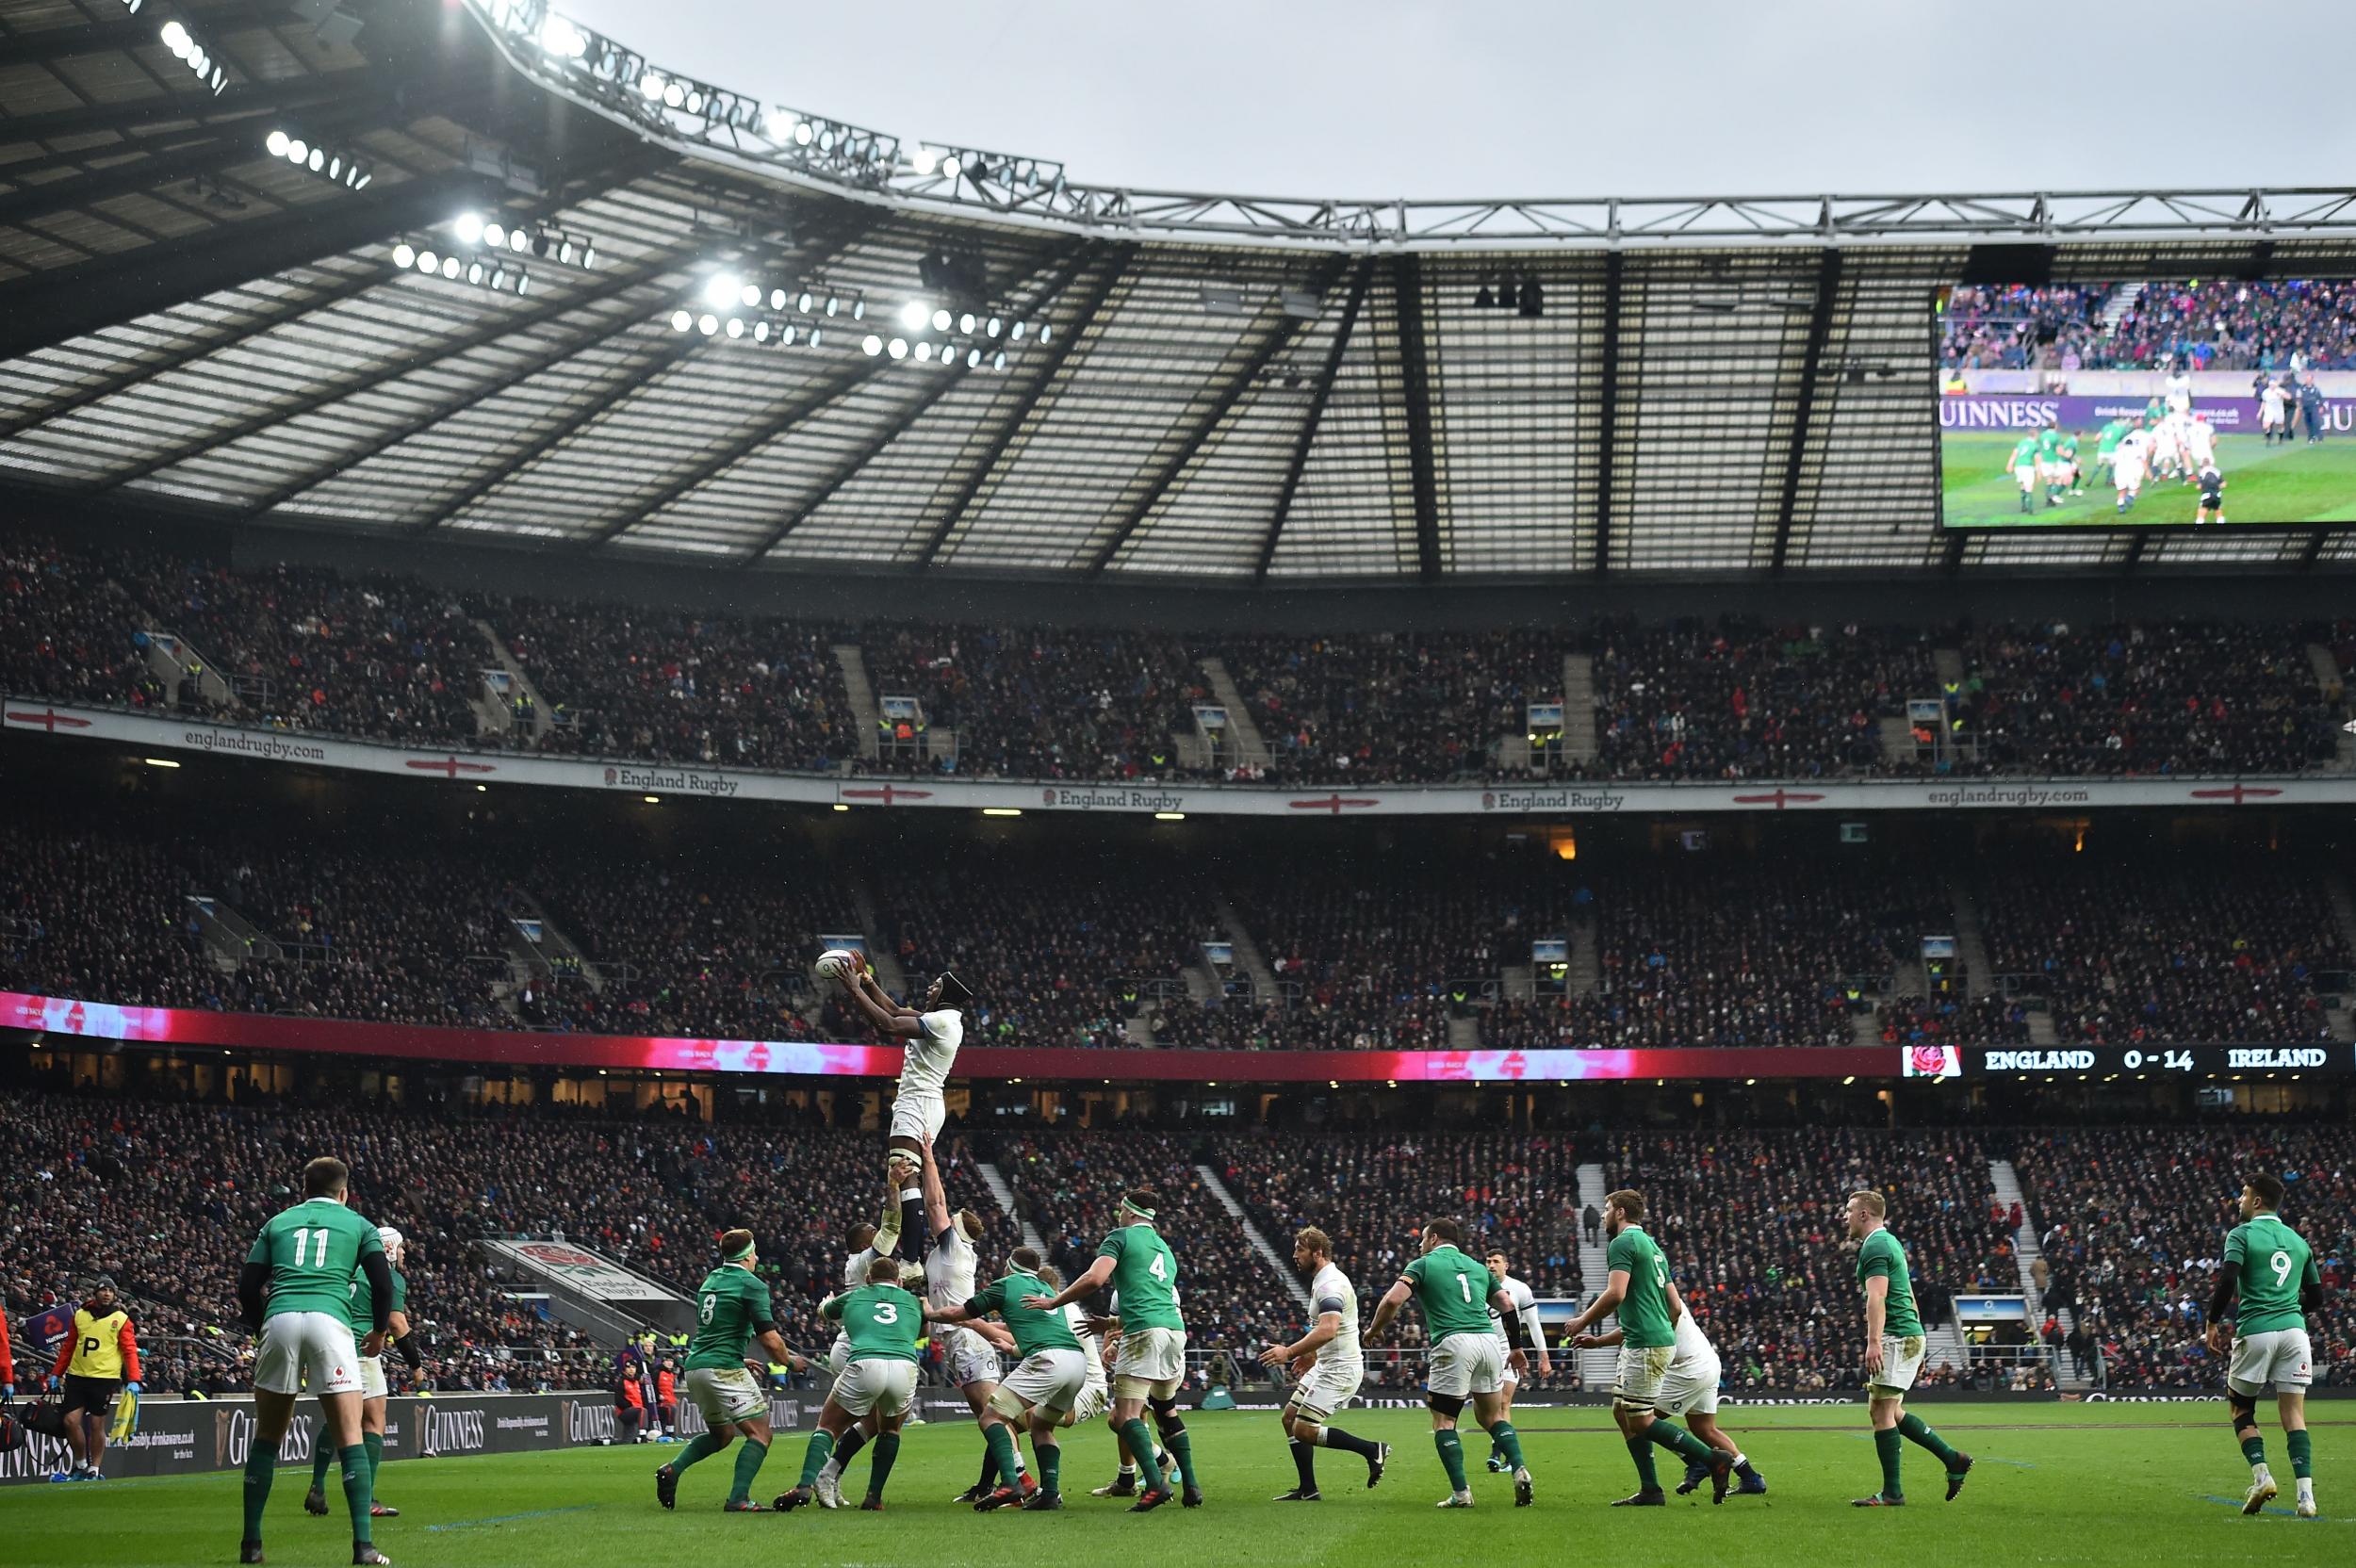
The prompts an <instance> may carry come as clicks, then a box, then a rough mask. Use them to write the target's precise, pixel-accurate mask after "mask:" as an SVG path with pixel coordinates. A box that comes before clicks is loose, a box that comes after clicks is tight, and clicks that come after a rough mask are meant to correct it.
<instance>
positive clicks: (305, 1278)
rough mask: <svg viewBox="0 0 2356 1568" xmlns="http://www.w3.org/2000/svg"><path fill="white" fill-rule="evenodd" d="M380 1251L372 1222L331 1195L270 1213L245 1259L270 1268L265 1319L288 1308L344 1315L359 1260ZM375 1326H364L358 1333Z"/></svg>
mask: <svg viewBox="0 0 2356 1568" xmlns="http://www.w3.org/2000/svg"><path fill="white" fill-rule="evenodd" d="M383 1256H384V1242H383V1241H382V1240H380V1239H378V1237H377V1233H376V1227H375V1226H373V1225H371V1224H369V1223H368V1221H367V1220H365V1219H363V1218H361V1217H359V1216H358V1215H356V1214H354V1213H352V1210H351V1208H350V1207H349V1206H347V1205H345V1204H342V1203H339V1202H337V1201H335V1200H334V1199H333V1198H313V1199H310V1200H308V1201H304V1202H301V1203H297V1204H296V1205H295V1206H294V1207H293V1208H291V1209H286V1210H285V1211H283V1212H281V1213H279V1214H277V1215H273V1216H272V1217H270V1223H269V1224H267V1225H265V1226H263V1227H262V1233H261V1234H260V1235H258V1236H256V1237H254V1250H252V1251H250V1252H248V1253H247V1254H246V1255H245V1261H246V1262H248V1263H258V1264H266V1265H268V1266H269V1267H270V1287H269V1288H270V1306H269V1308H268V1310H266V1311H265V1312H264V1313H263V1316H264V1317H276V1316H277V1315H279V1314H281V1313H288V1312H323V1313H331V1314H333V1315H335V1316H337V1317H343V1316H344V1315H346V1314H347V1313H348V1312H350V1311H351V1309H352V1276H353V1275H354V1274H356V1273H358V1272H359V1270H360V1260H361V1259H362V1258H366V1257H379V1258H381V1257H383ZM373 1328H374V1324H373V1323H369V1324H365V1325H363V1326H362V1328H361V1330H360V1331H361V1332H362V1333H364V1334H365V1333H368V1332H369V1331H371V1330H372V1329H373Z"/></svg>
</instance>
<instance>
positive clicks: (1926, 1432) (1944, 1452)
mask: <svg viewBox="0 0 2356 1568" xmlns="http://www.w3.org/2000/svg"><path fill="white" fill-rule="evenodd" d="M1898 1431H1899V1434H1900V1435H1901V1436H1903V1437H1905V1438H1906V1441H1907V1442H1909V1443H1917V1444H1920V1445H1922V1446H1923V1447H1925V1448H1928V1449H1929V1450H1930V1451H1931V1452H1932V1453H1934V1454H1937V1455H1938V1456H1939V1463H1941V1464H1943V1465H1945V1466H1946V1467H1947V1468H1948V1469H1949V1470H1953V1469H1954V1468H1955V1450H1954V1449H1953V1448H1951V1447H1949V1446H1947V1440H1946V1439H1945V1438H1943V1437H1941V1436H1939V1434H1938V1433H1937V1432H1935V1431H1933V1430H1931V1429H1930V1426H1929V1424H1928V1423H1926V1422H1925V1421H1923V1419H1922V1417H1921V1416H1919V1415H1917V1414H1915V1413H1913V1412H1912V1411H1908V1412H1906V1414H1904V1415H1902V1416H1900V1417H1899V1418H1898Z"/></svg>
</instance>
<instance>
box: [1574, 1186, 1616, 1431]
mask: <svg viewBox="0 0 2356 1568" xmlns="http://www.w3.org/2000/svg"><path fill="white" fill-rule="evenodd" d="M1611 1191H1612V1189H1611V1188H1610V1187H1609V1186H1608V1185H1606V1184H1605V1183H1604V1179H1603V1167H1602V1166H1600V1165H1582V1166H1580V1167H1579V1200H1578V1201H1579V1213H1580V1214H1582V1215H1583V1214H1585V1213H1586V1212H1587V1210H1588V1208H1589V1207H1590V1206H1591V1205H1592V1206H1593V1207H1594V1208H1595V1212H1596V1213H1597V1214H1601V1213H1602V1212H1603V1201H1604V1199H1605V1198H1607V1197H1609V1196H1610V1195H1611ZM1572 1234H1574V1235H1576V1236H1578V1237H1579V1305H1581V1306H1585V1305H1586V1304H1587V1303H1588V1302H1590V1301H1592V1300H1594V1299H1595V1298H1596V1297H1598V1296H1600V1295H1602V1294H1603V1288H1604V1286H1606V1285H1608V1284H1610V1283H1611V1282H1612V1270H1611V1269H1610V1268H1608V1267H1606V1266H1605V1265H1604V1244H1603V1243H1602V1242H1601V1241H1600V1240H1598V1241H1592V1242H1591V1241H1589V1240H1588V1239H1587V1228H1586V1226H1585V1224H1584V1223H1583V1222H1579V1223H1575V1224H1574V1225H1573V1227H1572ZM1598 1234H1600V1233H1598ZM1619 1370H1620V1353H1619V1352H1618V1351H1617V1350H1582V1351H1580V1352H1579V1385H1580V1386H1581V1387H1583V1388H1610V1387H1611V1386H1612V1379H1613V1378H1615V1377H1616V1376H1618V1374H1619Z"/></svg>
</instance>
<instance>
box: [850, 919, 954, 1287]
mask: <svg viewBox="0 0 2356 1568" xmlns="http://www.w3.org/2000/svg"><path fill="white" fill-rule="evenodd" d="M851 957H852V962H851V969H850V972H849V973H847V974H844V975H842V976H840V978H841V980H842V984H843V994H844V995H846V996H848V997H849V998H850V999H851V1005H853V1006H854V1007H856V1008H858V1009H859V1012H860V1014H861V1015H863V1016H864V1017H865V1018H866V1020H867V1021H868V1024H869V1026H870V1027H872V1028H873V1029H874V1030H875V1033H876V1034H878V1035H881V1036H884V1037H887V1038H890V1039H896V1040H898V1041H900V1042H901V1049H902V1051H903V1053H904V1054H903V1055H902V1057H901V1059H900V1086H899V1091H898V1092H897V1093H896V1094H894V1095H893V1096H892V1130H891V1133H890V1135H889V1136H888V1138H887V1140H886V1143H885V1150H884V1171H885V1174H887V1175H889V1176H890V1177H891V1178H892V1181H893V1182H894V1183H896V1184H898V1186H899V1188H900V1229H901V1232H902V1233H904V1234H907V1235H910V1236H918V1235H922V1234H924V1193H923V1191H922V1190H921V1189H920V1188H919V1186H918V1184H917V1172H918V1168H919V1167H920V1166H921V1165H922V1164H923V1156H924V1145H926V1144H928V1143H930V1142H931V1141H932V1140H933V1139H935V1138H937V1137H939V1136H940V1135H941V1122H942V1121H944V1120H945V1119H947V1118H948V1115H949V1106H948V1088H949V1073H950V1070H951V1069H953V1068H955V1067H956V1066H957V1047H958V1046H959V1045H961V1044H963V1043H964V1040H965V1014H964V1013H963V1012H961V1011H960V1010H959V1009H961V1008H962V1007H964V1005H966V1004H967V1003H969V1002H972V1001H973V991H972V990H970V989H968V988H967V987H966V984H965V982H964V981H962V980H960V979H958V978H957V976H956V975H954V974H952V973H950V972H948V971H947V970H943V971H941V973H940V974H939V975H938V976H936V977H935V978H934V980H933V983H932V984H931V985H929V986H927V987H925V988H924V1007H923V1008H922V1009H919V1008H915V1007H903V1006H902V1005H900V1004H898V1003H897V1002H894V1001H892V998H891V997H890V996H888V995H886V994H885V992H884V988H883V987H882V986H880V985H878V984H877V983H876V981H875V973H874V972H873V971H871V970H869V969H868V967H867V956H866V955H865V954H853V955H852V956H851ZM958 1304H959V1305H960V1306H961V1305H963V1304H964V1303H962V1302H960V1303H958Z"/></svg>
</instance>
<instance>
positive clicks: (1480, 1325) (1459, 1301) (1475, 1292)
mask: <svg viewBox="0 0 2356 1568" xmlns="http://www.w3.org/2000/svg"><path fill="white" fill-rule="evenodd" d="M1399 1278H1400V1279H1402V1280H1404V1281H1406V1282H1407V1285H1408V1288H1409V1289H1411V1290H1413V1291H1414V1292H1415V1304H1416V1305H1418V1306H1420V1307H1422V1308H1423V1328H1424V1334H1425V1336H1426V1337H1427V1338H1429V1339H1430V1340H1431V1341H1432V1343H1433V1344H1435V1345H1436V1344H1438V1343H1439V1342H1440V1341H1441V1340H1443V1339H1446V1338H1447V1337H1448V1335H1450V1334H1485V1333H1491V1332H1494V1331H1495V1327H1496V1326H1495V1325H1494V1324H1492V1323H1491V1322H1490V1321H1489V1298H1490V1297H1491V1296H1493V1295H1495V1294H1496V1293H1497V1290H1498V1289H1499V1288H1500V1282H1499V1281H1498V1279H1497V1276H1496V1275H1495V1274H1492V1273H1491V1272H1489V1266H1488V1265H1487V1264H1485V1263H1482V1262H1481V1261H1480V1260H1479V1259H1477V1258H1473V1257H1468V1256H1466V1255H1465V1254H1464V1253H1463V1252H1460V1251H1458V1250H1456V1248H1455V1247H1454V1246H1452V1245H1451V1244H1449V1243H1448V1242H1442V1243H1441V1244H1440V1245H1439V1246H1437V1247H1434V1248H1433V1249H1432V1250H1431V1251H1429V1252H1426V1253H1425V1254H1424V1255H1423V1256H1422V1257H1420V1258H1417V1259H1416V1260H1415V1262H1413V1263H1411V1264H1409V1265H1408V1266H1406V1267H1405V1268H1402V1269H1400V1270H1399Z"/></svg>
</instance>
